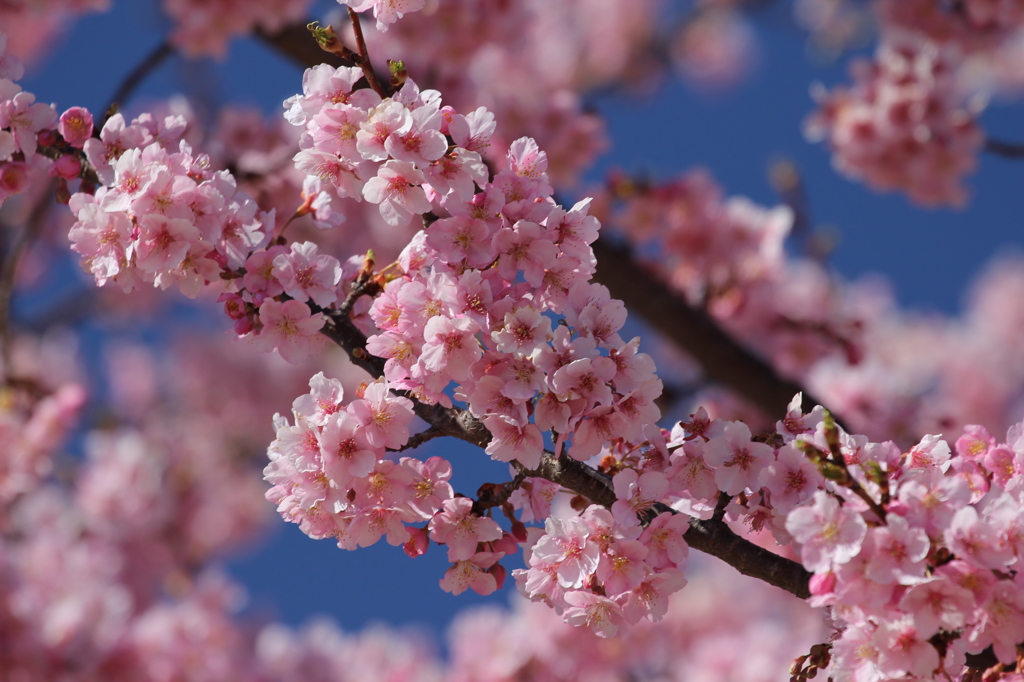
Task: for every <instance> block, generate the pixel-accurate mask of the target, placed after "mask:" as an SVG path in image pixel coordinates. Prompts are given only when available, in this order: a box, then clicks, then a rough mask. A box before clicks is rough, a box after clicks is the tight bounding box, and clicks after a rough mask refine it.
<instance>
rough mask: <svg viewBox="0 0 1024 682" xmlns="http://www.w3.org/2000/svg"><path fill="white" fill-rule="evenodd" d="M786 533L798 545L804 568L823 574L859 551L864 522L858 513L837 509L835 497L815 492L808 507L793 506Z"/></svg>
mask: <svg viewBox="0 0 1024 682" xmlns="http://www.w3.org/2000/svg"><path fill="white" fill-rule="evenodd" d="M786 531H787V532H788V533H789V534H790V535H792V536H793V539H794V540H796V541H797V542H799V543H800V544H801V547H800V558H801V561H802V562H803V565H804V568H806V569H807V570H808V571H812V572H814V573H826V572H828V571H829V570H831V569H832V567H833V566H834V565H836V564H845V563H846V562H848V561H850V559H852V558H853V557H855V556H856V555H857V554H858V553H859V552H860V548H861V544H862V542H863V541H864V535H865V533H867V523H865V521H864V519H863V518H862V517H861V515H860V514H858V513H857V512H855V511H851V510H850V509H849V507H847V506H840V504H839V501H838V500H836V498H835V497H833V496H832V495H829V494H828V493H826V492H825V491H823V490H819V491H818V492H816V493H815V494H814V498H813V501H812V503H811V506H804V507H797V508H796V509H794V510H793V511H791V512H790V513H789V515H788V516H787V517H786Z"/></svg>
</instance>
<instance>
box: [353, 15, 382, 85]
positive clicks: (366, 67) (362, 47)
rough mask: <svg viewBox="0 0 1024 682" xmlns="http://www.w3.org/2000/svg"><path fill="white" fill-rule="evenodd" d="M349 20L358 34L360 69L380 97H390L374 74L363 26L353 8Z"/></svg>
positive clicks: (357, 45)
mask: <svg viewBox="0 0 1024 682" xmlns="http://www.w3.org/2000/svg"><path fill="white" fill-rule="evenodd" d="M348 18H349V21H351V22H352V30H353V31H354V32H355V34H356V47H357V48H358V50H359V67H360V68H361V69H362V70H363V76H365V77H366V82H367V83H368V84H369V86H370V88H371V89H372V90H373V91H374V92H376V93H377V94H378V95H380V96H381V97H388V96H389V95H390V94H391V93H390V92H388V91H387V90H386V89H384V86H383V85H381V83H380V81H379V80H377V74H376V73H374V72H373V64H372V63H371V62H370V53H369V51H368V50H367V49H366V40H365V39H364V38H363V25H362V24H361V23H360V22H359V15H358V14H356V13H355V11H354V10H353V9H352V8H351V7H349V8H348Z"/></svg>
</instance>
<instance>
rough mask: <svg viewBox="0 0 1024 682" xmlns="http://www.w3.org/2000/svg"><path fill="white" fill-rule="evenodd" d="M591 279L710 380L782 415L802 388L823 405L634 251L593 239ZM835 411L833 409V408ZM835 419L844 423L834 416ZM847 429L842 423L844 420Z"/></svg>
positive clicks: (811, 399)
mask: <svg viewBox="0 0 1024 682" xmlns="http://www.w3.org/2000/svg"><path fill="white" fill-rule="evenodd" d="M593 247H594V255H595V257H596V258H597V273H596V274H595V275H594V279H595V280H596V281H598V282H600V283H601V284H604V285H605V286H606V287H608V290H609V291H610V292H611V295H612V296H613V297H614V298H618V299H621V300H622V301H623V302H624V303H625V304H626V307H627V308H629V310H630V311H633V312H636V313H639V314H640V315H641V316H643V318H644V319H645V320H647V322H648V324H650V325H651V326H652V327H654V328H655V329H656V330H658V331H659V332H661V333H662V334H664V335H665V336H666V337H668V338H669V339H670V340H671V341H672V342H673V343H675V344H676V345H677V346H678V347H679V348H681V349H683V350H684V351H686V352H687V353H689V354H690V355H692V356H693V357H694V359H695V360H696V361H697V362H698V363H700V365H701V366H702V367H703V368H704V372H705V373H706V374H707V376H708V378H709V379H711V380H712V381H717V382H718V383H721V384H724V385H725V386H727V387H728V388H729V389H730V390H732V391H734V392H736V394H738V395H739V396H741V397H743V398H745V399H746V400H749V401H750V402H751V403H753V404H754V405H757V406H758V407H760V408H761V409H762V410H764V411H765V412H766V413H768V414H778V415H783V414H785V413H786V408H787V407H788V406H789V402H790V401H791V400H792V399H793V396H794V395H796V394H797V393H803V395H804V400H805V401H807V402H809V404H811V405H823V404H824V403H822V401H821V400H819V399H818V398H816V397H814V396H813V395H811V393H810V392H808V391H807V389H805V388H804V387H803V386H800V385H799V384H797V383H796V382H794V381H790V380H789V379H784V378H782V377H781V376H779V374H778V373H777V372H776V371H775V369H774V368H772V366H771V365H769V364H768V363H767V362H765V361H764V360H762V359H760V358H759V357H757V356H756V355H754V354H753V353H752V352H751V351H749V350H747V349H746V348H744V347H743V346H741V345H740V344H739V343H738V342H737V341H735V340H734V339H733V338H732V337H731V336H729V335H728V334H726V333H725V332H724V331H723V330H722V328H721V327H719V326H718V324H717V323H716V322H715V321H714V320H712V319H711V318H710V317H709V316H708V315H707V313H704V312H703V311H700V310H698V309H696V308H694V307H693V306H691V305H689V304H687V303H686V302H685V301H683V300H682V298H680V297H679V296H678V295H676V294H674V293H672V292H671V291H669V290H668V288H667V287H666V286H665V284H664V283H663V282H662V281H660V280H659V279H658V278H657V277H656V276H655V275H654V274H652V273H651V272H650V270H648V269H647V268H645V267H643V266H641V265H640V264H639V263H637V262H636V261H635V260H634V259H633V256H632V253H631V252H630V251H629V250H628V249H625V248H622V247H618V246H614V245H612V244H611V242H609V241H608V239H607V238H605V237H602V238H600V239H598V240H597V241H596V242H595V243H594V244H593ZM833 414H835V413H834V412H833ZM836 423H839V424H840V425H842V423H841V421H840V419H839V418H838V417H836ZM842 426H843V428H844V429H845V428H846V426H845V425H842Z"/></svg>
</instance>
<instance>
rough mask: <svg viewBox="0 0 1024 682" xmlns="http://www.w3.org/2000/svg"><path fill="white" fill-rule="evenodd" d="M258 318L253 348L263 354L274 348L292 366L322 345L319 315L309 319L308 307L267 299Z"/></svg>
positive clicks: (322, 338)
mask: <svg viewBox="0 0 1024 682" xmlns="http://www.w3.org/2000/svg"><path fill="white" fill-rule="evenodd" d="M259 314H260V323H261V324H262V325H263V328H262V329H261V330H260V333H259V334H258V335H257V336H256V339H255V342H256V345H257V347H258V348H259V349H260V350H263V351H270V350H273V349H275V348H276V349H277V352H278V353H280V354H281V357H282V358H284V359H285V360H287V361H288V362H290V363H292V364H298V363H299V362H301V361H302V360H305V359H306V358H307V357H309V356H310V355H311V354H312V353H314V352H315V351H316V350H318V349H319V348H320V346H321V345H322V344H323V342H324V337H322V336H321V335H320V329H321V327H323V326H324V316H323V314H322V313H317V314H315V315H311V314H310V311H309V306H307V305H306V304H305V303H302V302H301V301H285V302H284V303H280V302H278V301H275V300H274V299H272V298H268V299H266V300H265V301H263V304H262V305H261V306H260V312H259Z"/></svg>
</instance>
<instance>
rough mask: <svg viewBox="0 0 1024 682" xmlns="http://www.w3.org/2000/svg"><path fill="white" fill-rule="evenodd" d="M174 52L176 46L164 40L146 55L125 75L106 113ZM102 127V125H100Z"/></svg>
mask: <svg viewBox="0 0 1024 682" xmlns="http://www.w3.org/2000/svg"><path fill="white" fill-rule="evenodd" d="M172 54H174V47H173V46H172V45H171V44H170V43H169V42H168V41H166V40H165V41H164V42H162V43H160V44H159V45H158V46H157V47H156V48H155V49H154V50H153V51H152V52H150V53H149V54H148V55H146V57H145V58H143V60H142V61H141V62H139V63H138V64H137V65H136V66H135V68H134V69H132V70H131V72H130V73H129V74H128V75H127V76H125V77H124V80H122V81H121V84H120V85H119V86H118V87H117V92H115V93H114V96H113V97H111V98H110V102H109V103H108V104H107V108H106V109H104V110H103V111H104V112H105V113H106V114H108V115H109V114H110V113H111V111H112V110H113V107H114V106H115V105H116V106H119V105H121V104H123V103H124V102H126V101H127V100H128V98H129V97H131V96H132V93H134V92H135V89H136V88H137V87H139V85H140V84H141V83H142V81H143V80H145V78H146V76H148V75H149V74H150V73H152V72H153V71H154V70H155V69H156V68H157V67H158V66H160V65H161V64H162V63H163V62H164V60H165V59H167V58H168V57H170V56H171V55H172ZM100 127H102V126H100Z"/></svg>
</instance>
